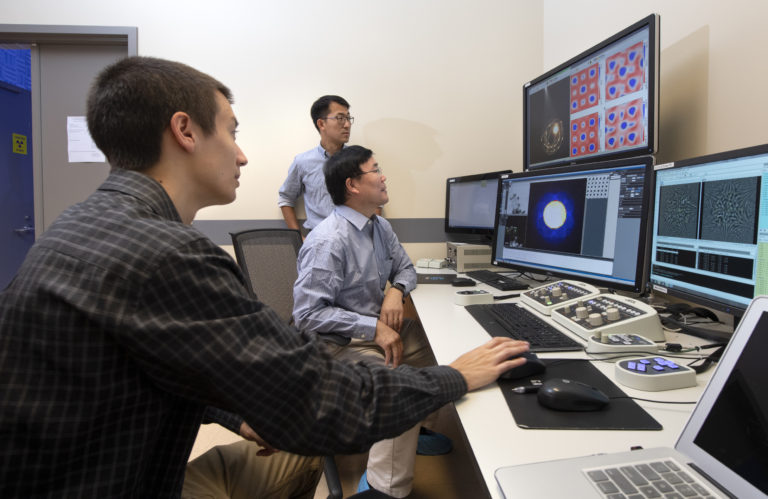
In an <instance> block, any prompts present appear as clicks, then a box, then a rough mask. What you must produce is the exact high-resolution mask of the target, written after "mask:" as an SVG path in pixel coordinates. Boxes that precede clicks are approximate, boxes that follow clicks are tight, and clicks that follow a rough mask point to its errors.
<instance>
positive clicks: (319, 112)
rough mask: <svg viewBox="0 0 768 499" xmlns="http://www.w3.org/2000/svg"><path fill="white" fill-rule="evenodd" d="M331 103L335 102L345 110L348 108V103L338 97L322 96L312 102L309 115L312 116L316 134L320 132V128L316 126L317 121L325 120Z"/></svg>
mask: <svg viewBox="0 0 768 499" xmlns="http://www.w3.org/2000/svg"><path fill="white" fill-rule="evenodd" d="M331 102H335V103H336V104H339V105H341V106H344V107H346V108H347V109H349V107H350V106H349V102H347V101H346V100H345V99H344V97H339V96H338V95H323V96H322V97H320V98H319V99H317V100H316V101H315V102H313V103H312V109H310V110H309V115H310V116H312V124H313V125H315V129H316V130H317V131H318V132H319V131H320V128H318V126H317V120H319V119H320V118H325V115H326V114H328V111H330V108H331Z"/></svg>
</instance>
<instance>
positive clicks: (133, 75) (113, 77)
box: [86, 56, 232, 171]
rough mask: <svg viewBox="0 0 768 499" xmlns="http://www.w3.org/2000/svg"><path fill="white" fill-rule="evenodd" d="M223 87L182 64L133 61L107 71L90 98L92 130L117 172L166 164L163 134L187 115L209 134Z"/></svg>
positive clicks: (225, 90) (229, 97) (227, 93)
mask: <svg viewBox="0 0 768 499" xmlns="http://www.w3.org/2000/svg"><path fill="white" fill-rule="evenodd" d="M216 92H219V93H221V94H222V95H223V96H224V97H225V98H226V99H227V101H229V103H230V104H231V103H232V92H230V90H229V89H228V88H227V87H226V86H224V84H222V83H221V82H219V81H218V80H216V79H214V78H213V77H211V76H208V75H207V74H205V73H202V72H200V71H198V70H196V69H194V68H192V67H190V66H187V65H185V64H182V63H180V62H174V61H168V60H165V59H156V58H153V57H138V56H137V57H127V58H125V59H121V60H119V61H117V62H116V63H114V64H112V65H110V66H107V67H106V68H105V69H103V70H102V71H101V72H100V73H99V75H98V76H97V77H96V79H95V80H94V82H93V85H92V86H91V89H90V91H89V93H88V102H87V110H86V115H87V117H88V131H89V132H90V133H91V137H93V141H94V142H95V143H96V145H97V146H98V147H99V149H101V151H102V152H103V153H104V155H105V156H106V157H107V159H108V160H109V162H110V164H111V165H112V166H113V167H115V168H123V169H126V170H137V171H141V170H145V169H147V168H149V167H151V166H153V165H154V164H155V163H157V161H158V160H159V159H160V152H161V151H160V150H161V145H162V137H163V132H164V131H165V129H166V128H167V127H168V125H169V124H170V121H171V116H173V114H174V113H176V112H178V111H183V112H185V113H187V114H189V116H190V117H191V118H192V119H193V120H194V121H195V123H197V124H198V125H199V126H200V128H201V129H202V131H203V133H204V134H206V135H210V134H212V133H213V132H214V131H215V129H216V113H217V112H218V111H219V109H218V107H219V106H218V104H217V103H216Z"/></svg>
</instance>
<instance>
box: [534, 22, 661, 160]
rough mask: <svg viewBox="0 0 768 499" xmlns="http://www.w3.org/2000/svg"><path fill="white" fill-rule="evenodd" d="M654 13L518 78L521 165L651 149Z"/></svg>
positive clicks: (654, 137) (654, 143)
mask: <svg viewBox="0 0 768 499" xmlns="http://www.w3.org/2000/svg"><path fill="white" fill-rule="evenodd" d="M658 89H659V16H658V15H657V14H652V15H650V16H648V17H646V18H644V19H642V20H641V21H638V22H637V23H635V24H633V25H632V26H629V27H628V28H626V29H624V30H622V31H620V32H619V33H617V34H615V35H613V36H611V37H610V38H608V39H606V40H604V41H602V42H600V43H598V44H597V45H595V46H594V47H592V48H590V49H589V50H586V51H584V52H582V53H581V54H579V55H578V56H576V57H574V58H573V59H571V60H569V61H567V62H565V63H563V64H561V65H559V66H557V67H556V68H554V69H552V70H551V71H549V72H547V73H546V74H544V75H542V76H539V77H538V78H536V79H535V80H532V81H530V82H528V83H526V84H525V85H523V167H524V169H525V170H537V169H541V168H549V167H556V166H563V165H569V164H577V163H584V162H594V161H603V160H607V159H612V158H620V157H631V156H643V155H649V154H653V153H655V152H656V149H657V147H658V128H659V127H658V117H659V112H658V110H659V100H658V96H659V92H658Z"/></svg>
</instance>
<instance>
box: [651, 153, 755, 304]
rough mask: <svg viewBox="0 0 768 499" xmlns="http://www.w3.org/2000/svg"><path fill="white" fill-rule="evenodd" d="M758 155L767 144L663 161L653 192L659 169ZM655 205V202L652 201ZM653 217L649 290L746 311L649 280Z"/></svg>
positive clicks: (659, 166) (720, 301)
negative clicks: (668, 161) (673, 160)
mask: <svg viewBox="0 0 768 499" xmlns="http://www.w3.org/2000/svg"><path fill="white" fill-rule="evenodd" d="M759 155H768V144H761V145H757V146H751V147H744V148H741V149H731V150H729V151H723V152H718V153H714V154H707V155H704V156H696V157H693V158H686V159H682V160H679V161H675V162H671V163H665V164H661V165H657V166H656V168H655V169H654V174H653V176H654V194H655V190H656V188H655V185H656V175H657V174H658V172H659V171H662V170H663V171H666V170H670V169H678V168H687V167H691V166H698V165H701V164H703V163H716V162H719V161H729V160H734V159H739V158H745V157H749V156H759ZM654 205H655V203H654ZM652 215H653V217H654V218H653V219H652V220H650V222H651V223H650V225H649V238H648V251H649V253H648V287H649V290H650V291H651V292H653V293H654V294H655V293H660V294H664V295H667V296H671V297H674V298H679V299H681V300H685V301H688V302H691V303H695V304H697V305H701V306H702V307H707V308H711V309H713V310H717V311H720V312H725V313H726V314H730V315H733V316H735V317H741V316H743V315H744V312H745V311H746V309H747V307H748V304H744V305H742V304H738V303H732V302H726V301H723V300H718V299H717V298H715V297H710V296H703V295H699V294H696V293H693V292H690V291H687V290H681V289H679V288H670V287H666V286H662V285H660V284H654V283H653V282H651V263H652V262H651V260H652V258H651V256H652V255H651V254H650V252H651V251H652V249H653V237H654V233H653V226H654V223H655V217H656V214H655V213H653V214H652Z"/></svg>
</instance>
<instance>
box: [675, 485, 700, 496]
mask: <svg viewBox="0 0 768 499" xmlns="http://www.w3.org/2000/svg"><path fill="white" fill-rule="evenodd" d="M675 488H676V489H677V491H678V492H680V493H681V494H682V495H683V496H685V497H693V496H695V495H696V491H695V490H693V487H691V486H690V485H688V484H687V483H684V484H682V485H678V486H677V487H675Z"/></svg>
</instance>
